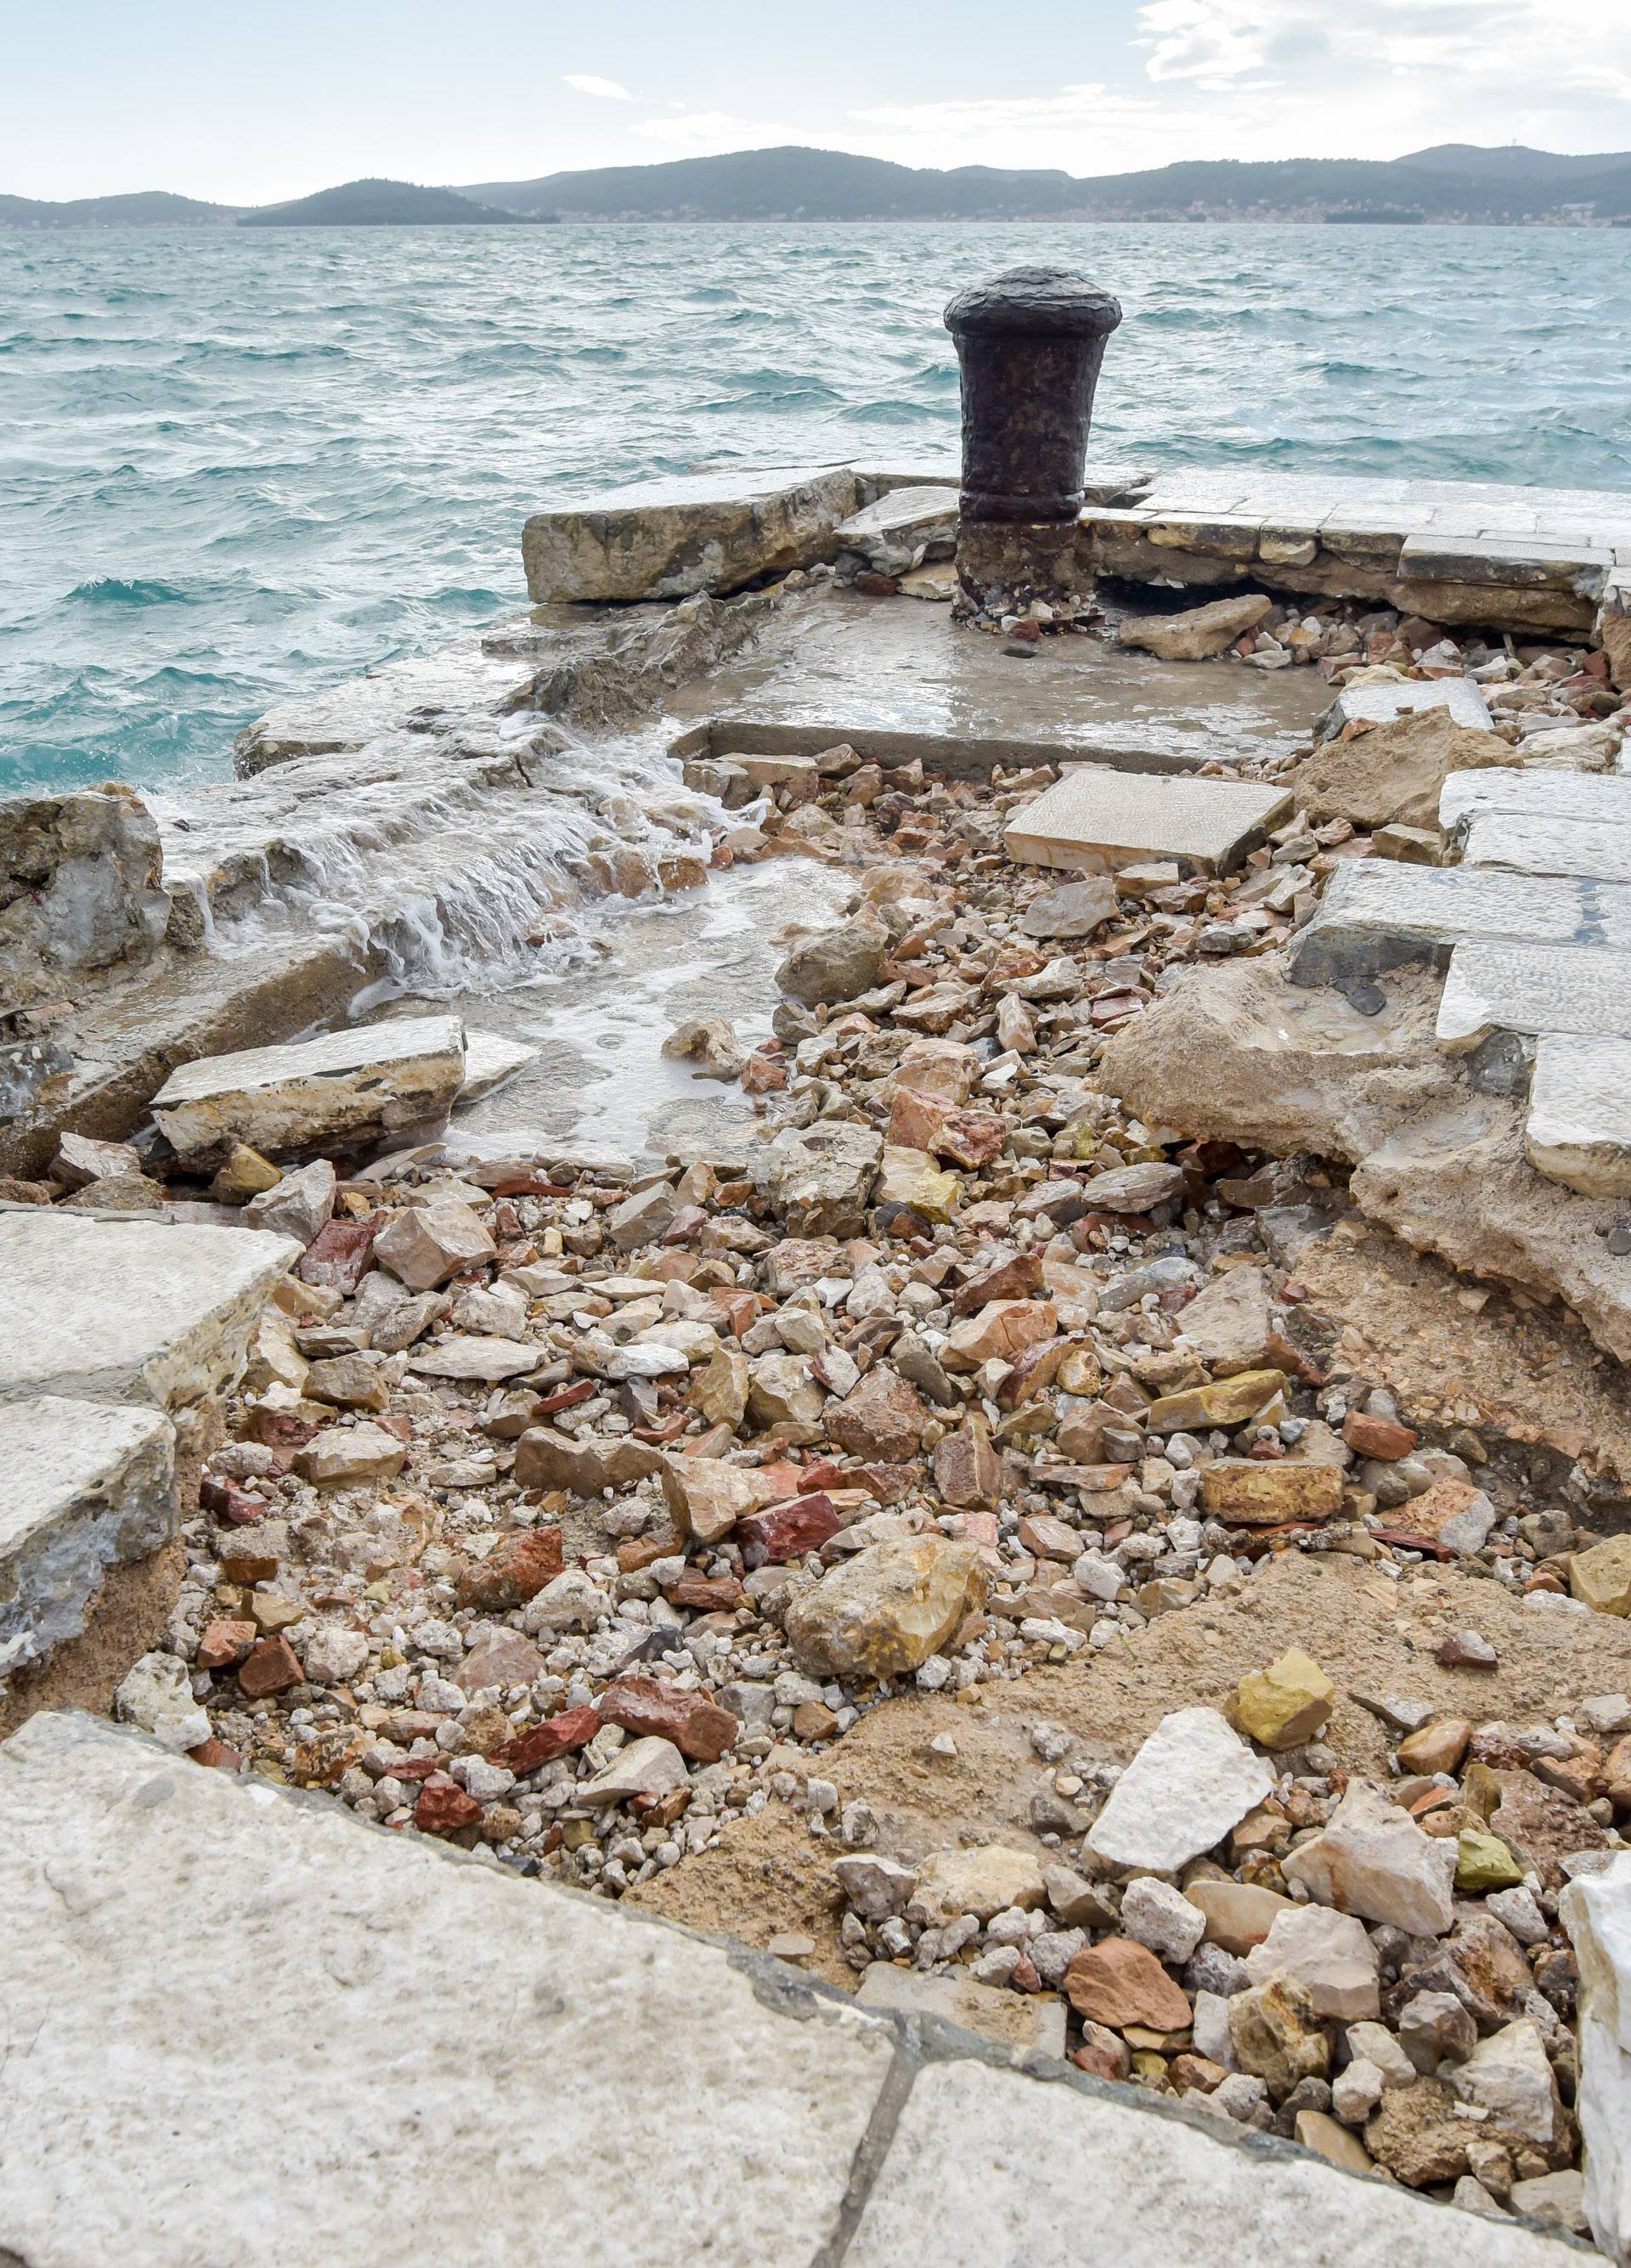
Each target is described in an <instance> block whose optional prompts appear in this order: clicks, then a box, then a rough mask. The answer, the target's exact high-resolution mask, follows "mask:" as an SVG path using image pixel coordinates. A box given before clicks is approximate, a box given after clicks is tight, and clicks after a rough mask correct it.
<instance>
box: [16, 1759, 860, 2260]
mask: <svg viewBox="0 0 1631 2268" xmlns="http://www.w3.org/2000/svg"><path fill="white" fill-rule="evenodd" d="M0 1813H3V1814H4V1818H5V1822H6V1832H5V1835H4V1837H3V1838H0V1910H3V1911H4V1913H5V1916H6V1921H7V1927H6V1930H5V1933H4V1944H0V2067H3V2068H4V2072H5V2089H6V2110H7V2122H6V2147H5V2150H4V2154H0V2259H4V2258H5V2257H8V2256H7V2252H6V2248H7V2247H9V2248H11V2253H13V2254H15V2255H18V2256H19V2257H21V2258H22V2259H23V2260H25V2261H26V2262H27V2263H28V2268H92V2264H105V2263H112V2262H117V2263H119V2264H120V2268H201V2264H205V2263H215V2262H228V2261H230V2262H232V2263H235V2264H240V2268H424V2264H425V2263H427V2262H430V2261H436V2260H449V2261H454V2260H456V2261H458V2262H460V2263H461V2264H469V2268H516V2264H518V2263H520V2262H525V2261H529V2260H540V2261H549V2262H550V2263H553V2264H559V2268H568V2264H572V2268H577V2264H582V2268H601V2264H607V2263H611V2262H615V2261H618V2262H623V2261H626V2262H629V2263H631V2264H635V2263H638V2268H697V2263H699V2262H704V2261H705V2262H707V2263H709V2264H711V2268H737V2264H740V2268H749V2264H751V2268H808V2264H809V2263H810V2262H811V2261H812V2260H815V2259H817V2258H821V2257H824V2254H823V2248H824V2247H826V2246H827V2245H828V2244H829V2243H830V2242H833V2240H834V2239H835V2238H836V2237H837V2235H838V2231H839V2227H840V2214H841V2209H842V2206H843V2202H844V2198H845V2191H846V2188H847V2185H848V2183H849V2180H850V2175H851V2169H852V2165H853V2164H854V2161H855V2158H856V2154H857V2152H858V2150H859V2149H860V2146H861V2144H862V2141H863V2139H864V2138H865V2136H866V2134H867V2129H868V2126H869V2124H870V2123H871V2121H872V2118H873V2114H874V2111H875V2107H876V2105H877V2103H878V2101H879V2098H880V2096H881V2095H882V2090H883V2088H884V2086H885V2084H886V2081H887V2080H888V2079H889V2074H890V2071H891V2068H892V2066H893V2064H894V2060H895V2042H894V2036H893V2034H892V2032H891V2030H890V2029H889V2027H888V2026H886V2025H885V2024H883V2023H882V2021H880V2020H879V2019H877V2018H875V2017H869V2016H867V2015H865V2014H862V2013H861V2012H860V2010H859V2009H857V2008H854V2007H852V2006H849V2005H846V2004H845V2003H844V2002H842V2001H839V2000H836V1999H830V1998H824V1997H823V1998H819V1999H818V1998H817V1997H816V1995H815V1994H813V1993H810V1992H808V1991H801V1989H800V1987H799V1985H798V1983H797V1980H796V1978H795V1977H793V1975H792V1974H791V1972H786V1971H784V1972H782V1974H783V1975H784V1976H785V1977H786V1979H787V1983H786V1992H785V1994H784V1995H783V1996H781V1997H779V1996H778V1992H777V1991H776V1988H775V1985H774V1981H773V1972H774V1964H771V1963H769V1962H763V1963H761V1964H760V1966H759V1969H758V1970H757V1971H755V1970H750V1969H749V1968H748V1967H747V1966H746V1965H745V1964H742V1963H739V1962H737V1961H735V1960H734V1959H733V1957H732V1956H731V1955H729V1954H727V1952H725V1951H724V1950H722V1949H721V1948H718V1947H716V1946H712V1945H708V1944H705V1943H703V1942H702V1941H700V1940H696V1939H693V1938H690V1937H688V1936H686V1935H685V1934H683V1933H681V1932H678V1931H675V1930H671V1929H669V1928H668V1927H667V1926H663V1925H661V1924H656V1923H653V1922H650V1921H642V1920H639V1919H637V1918H634V1917H632V1916H631V1915H625V1914H622V1913H619V1912H616V1911H612V1910H610V1909H609V1908H608V1907H606V1906H603V1905H601V1904H599V1903H597V1902H596V1901H594V1900H593V1899H590V1898H587V1897H579V1896H574V1895H573V1894H572V1893H570V1892H565V1891H561V1890H558V1889H546V1888H544V1887H543V1886H542V1885H540V1884H538V1883H536V1882H529V1881H521V1880H520V1879H519V1878H517V1877H516V1876H514V1875H513V1874H506V1873H504V1872H503V1871H501V1870H499V1869H498V1868H495V1867H488V1866H485V1865H483V1864H482V1863H481V1862H479V1861H472V1860H469V1859H461V1858H457V1857H453V1858H450V1856H449V1854H448V1853H447V1852H446V1851H444V1850H443V1849H441V1848H439V1846H437V1845H435V1844H433V1843H432V1842H431V1841H429V1840H428V1839H427V1838H423V1837H415V1838H413V1839H412V1840H409V1839H408V1838H405V1837H404V1838H398V1837H395V1836H390V1835H386V1834H382V1833H377V1832H375V1831H373V1830H370V1829H368V1828H365V1827H361V1826H359V1824H358V1823H357V1822H355V1821H354V1820H352V1819H351V1818H350V1817H349V1816H348V1815H347V1814H346V1812H345V1811H344V1810H343V1808H342V1807H340V1806H339V1805H337V1804H334V1803H330V1802H328V1801H318V1802H302V1801H300V1800H292V1799H291V1798H290V1797H288V1796H287V1795H284V1794H283V1793H278V1792H277V1791H275V1790H273V1789H271V1788H269V1787H268V1786H264V1785H260V1786H257V1785H256V1784H255V1782H254V1781H253V1780H251V1781H246V1782H243V1783H240V1782H237V1781H234V1780H232V1779H231V1778H228V1777H227V1776H226V1775H225V1774H223V1773H218V1772H213V1771H205V1770H203V1769H201V1768H200V1767H199V1766H198V1765H196V1764H191V1763H189V1762H188V1761H186V1760H184V1759H176V1758H169V1757H166V1756H165V1755H164V1754H163V1753H162V1751H160V1750H159V1749H158V1748H157V1747H156V1746H155V1745H154V1744H151V1743H150V1742H145V1741H144V1740H141V1739H139V1738H137V1737H136V1736H134V1735H132V1734H128V1733H125V1732H122V1731H119V1730H115V1729H114V1727H109V1726H106V1725H103V1724H100V1723H98V1722H96V1721H94V1720H92V1719H89V1718H82V1717H63V1716H48V1715H41V1716H37V1717H35V1718H34V1719H32V1721H31V1722H30V1723H29V1724H28V1725H27V1726H26V1727H25V1728H24V1729H23V1731H22V1732H21V1733H19V1734H18V1735H17V1736H16V1737H15V1738H14V1739H13V1740H12V1741H11V1742H9V1743H7V1745H6V1746H5V1747H4V1749H0Z"/></svg>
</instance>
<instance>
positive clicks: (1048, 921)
mask: <svg viewBox="0 0 1631 2268" xmlns="http://www.w3.org/2000/svg"><path fill="white" fill-rule="evenodd" d="M1117 905H1118V901H1117V897H1116V886H1115V884H1114V883H1113V882H1112V881H1111V880H1110V878H1109V877H1108V875H1103V874H1091V875H1089V876H1088V877H1087V878H1086V879H1085V880H1082V881H1080V882H1061V883H1060V885H1059V887H1058V889H1056V890H1044V891H1043V893H1042V895H1041V896H1040V897H1036V898H1033V899H1032V900H1031V902H1030V904H1029V905H1028V906H1027V907H1026V909H1025V910H1024V912H1023V913H1022V915H1021V916H1020V924H1019V925H1020V927H1021V929H1022V931H1023V932H1024V933H1025V935H1026V936H1027V937H1064V938H1079V937H1093V936H1095V935H1096V933H1097V932H1098V931H1100V930H1101V929H1103V926H1104V924H1105V923H1106V922H1110V921H1114V919H1115V918H1116V913H1117Z"/></svg>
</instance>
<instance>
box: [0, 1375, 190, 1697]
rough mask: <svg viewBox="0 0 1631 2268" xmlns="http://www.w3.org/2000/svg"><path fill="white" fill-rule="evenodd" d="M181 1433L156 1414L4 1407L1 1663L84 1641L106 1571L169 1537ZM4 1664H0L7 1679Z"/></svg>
mask: <svg viewBox="0 0 1631 2268" xmlns="http://www.w3.org/2000/svg"><path fill="white" fill-rule="evenodd" d="M176 1518H177V1498H176V1486H175V1434H174V1431H173V1427H172V1426H171V1425H170V1424H169V1421H168V1420H167V1419H166V1418H165V1417H164V1416H163V1415H162V1414H161V1413H160V1412H159V1410H144V1409H132V1408H125V1409H121V1408H117V1407H110V1406H107V1405H104V1404H101V1403H94V1402H69V1401H64V1400H61V1399H59V1398H57V1397H56V1396H55V1395H41V1396H39V1397H38V1398H37V1399H34V1400H30V1401H23V1402H11V1403H0V1664H4V1663H5V1662H6V1661H7V1660H8V1649H9V1648H11V1647H12V1646H13V1644H14V1642H16V1641H23V1642H24V1643H22V1644H20V1645H18V1646H17V1647H16V1651H15V1652H14V1653H11V1656H10V1659H11V1661H12V1663H13V1665H15V1664H16V1663H17V1662H18V1661H33V1660H37V1659H39V1658H40V1657H41V1656H43V1655H45V1654H48V1653H50V1652H51V1651H52V1650H53V1649H54V1648H55V1647H56V1646H61V1645H62V1644H63V1642H64V1641H65V1640H66V1639H69V1638H77V1636H78V1635H79V1632H80V1631H82V1630H83V1629H84V1628H85V1616H86V1613H87V1611H88V1609H90V1607H91V1605H92V1602H93V1601H94V1599H95V1597H96V1594H97V1593H98V1591H99V1590H100V1587H101V1582H102V1578H103V1575H104V1573H105V1572H106V1571H107V1568H109V1567H113V1566H122V1565H126V1564H127V1563H128V1562H129V1561H131V1560H135V1559H142V1558H145V1557H147V1556H148V1554H149V1553H150V1552H153V1551H157V1550H159V1546H160V1545H161V1544H163V1543H166V1541H167V1540H168V1538H169V1537H170V1535H172V1534H173V1531H174V1528H175V1522H176ZM0 1683H4V1668H0Z"/></svg>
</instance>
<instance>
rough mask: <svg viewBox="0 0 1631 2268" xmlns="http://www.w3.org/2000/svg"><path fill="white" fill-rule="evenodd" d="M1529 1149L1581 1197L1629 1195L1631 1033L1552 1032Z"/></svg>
mask: <svg viewBox="0 0 1631 2268" xmlns="http://www.w3.org/2000/svg"><path fill="white" fill-rule="evenodd" d="M1627 1021H1631V1011H1627ZM1524 1155H1525V1156H1526V1157H1527V1159H1528V1160H1529V1162H1530V1164H1531V1166H1532V1167H1534V1169H1535V1171H1536V1172H1537V1173H1538V1174H1544V1175H1546V1179H1547V1180H1548V1181H1550V1182H1562V1184H1563V1186H1564V1187H1565V1188H1566V1189H1578V1190H1579V1192H1580V1194H1581V1195H1582V1196H1583V1197H1631V1039H1586V1038H1577V1037H1574V1036H1572V1035H1565V1034H1562V1033H1558V1032H1549V1033H1547V1034H1546V1036H1545V1037H1544V1038H1543V1039H1541V1040H1540V1041H1539V1043H1538V1044H1537V1046H1536V1049H1535V1068H1534V1074H1533V1077H1532V1078H1531V1081H1530V1086H1529V1116H1528V1117H1527V1119H1526V1120H1525V1122H1524Z"/></svg>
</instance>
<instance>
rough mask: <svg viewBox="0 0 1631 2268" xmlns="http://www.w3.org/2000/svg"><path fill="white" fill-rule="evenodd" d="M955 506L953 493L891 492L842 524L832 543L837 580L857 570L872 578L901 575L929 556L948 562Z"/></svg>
mask: <svg viewBox="0 0 1631 2268" xmlns="http://www.w3.org/2000/svg"><path fill="white" fill-rule="evenodd" d="M957 507H958V492H957V490H956V489H955V488H940V487H934V486H926V487H923V488H915V487H914V488H899V489H891V490H890V491H889V494H888V495H887V496H882V497H879V498H878V500H877V502H876V503H875V504H867V505H865V506H864V507H863V508H862V509H861V510H860V512H852V513H851V515H850V517H849V518H848V519H845V520H844V521H842V522H841V523H840V525H839V527H838V531H837V533H836V534H835V536H834V538H833V541H834V542H835V543H836V544H837V546H838V571H839V574H840V576H845V575H847V574H848V573H849V572H850V571H852V568H853V567H855V566H860V567H863V568H866V569H868V570H870V571H871V572H873V573H874V574H876V575H897V576H899V575H905V574H909V573H910V572H911V570H912V569H913V568H914V567H916V566H917V565H918V564H919V562H920V561H921V560H923V559H925V558H926V557H928V556H934V557H936V558H942V559H948V558H949V557H950V556H951V547H952V546H953V545H954V544H955V543H956V540H957Z"/></svg>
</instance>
